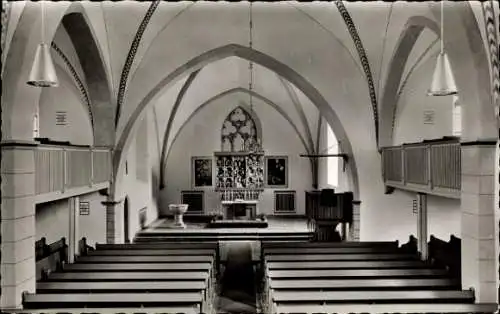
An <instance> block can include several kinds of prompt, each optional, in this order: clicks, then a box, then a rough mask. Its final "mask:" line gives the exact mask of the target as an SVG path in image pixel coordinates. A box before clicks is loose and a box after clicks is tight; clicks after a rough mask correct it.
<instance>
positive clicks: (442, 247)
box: [429, 235, 462, 278]
mask: <svg viewBox="0 0 500 314" xmlns="http://www.w3.org/2000/svg"><path fill="white" fill-rule="evenodd" d="M461 259H462V256H461V241H460V239H459V238H457V237H455V236H454V235H451V236H450V240H449V241H448V242H446V241H443V240H441V239H438V238H436V237H435V236H434V235H431V236H430V241H429V262H430V263H431V264H432V265H434V266H436V267H440V268H445V269H448V271H449V272H450V275H452V276H453V277H455V278H461V272H462V265H461Z"/></svg>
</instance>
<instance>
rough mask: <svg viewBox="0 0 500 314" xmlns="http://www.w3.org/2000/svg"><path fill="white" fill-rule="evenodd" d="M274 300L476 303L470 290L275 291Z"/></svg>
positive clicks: (299, 301) (279, 301)
mask: <svg viewBox="0 0 500 314" xmlns="http://www.w3.org/2000/svg"><path fill="white" fill-rule="evenodd" d="M272 298H273V302H274V303H277V304H280V303H312V304H314V303H318V302H319V303H323V302H324V303H358V304H359V303H388V302H391V303H398V302H404V303H418V302H422V301H423V302H428V303H431V302H435V303H447V302H457V303H474V292H473V291H470V290H464V291H460V290H458V291H454V290H451V291H450V290H436V291H432V290H427V291H301V292H298V291H274V293H273V295H272Z"/></svg>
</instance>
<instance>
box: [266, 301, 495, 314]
mask: <svg viewBox="0 0 500 314" xmlns="http://www.w3.org/2000/svg"><path fill="white" fill-rule="evenodd" d="M497 309H498V305H497V304H494V303H483V304H481V303H479V304H477V303H476V304H467V303H465V304H464V303H449V304H446V303H434V302H430V303H422V304H418V303H414V304H411V303H404V302H401V303H399V304H328V305H314V304H286V305H278V306H276V307H275V308H274V311H272V313H302V314H313V313H314V314H331V313H337V314H350V313H400V314H414V313H443V314H444V313H453V314H457V313H460V314H471V313H473V314H485V313H490V314H492V313H494V312H496V311H497ZM270 313H271V312H270Z"/></svg>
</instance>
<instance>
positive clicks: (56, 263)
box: [35, 237, 68, 280]
mask: <svg viewBox="0 0 500 314" xmlns="http://www.w3.org/2000/svg"><path fill="white" fill-rule="evenodd" d="M35 261H36V279H37V280H40V279H44V278H46V277H47V276H48V275H49V274H50V273H51V272H54V271H57V270H61V269H62V267H63V265H64V264H66V263H68V245H67V244H66V238H64V237H63V238H61V239H60V240H58V241H55V242H53V243H51V244H47V241H46V239H45V238H41V239H40V240H38V241H36V242H35Z"/></svg>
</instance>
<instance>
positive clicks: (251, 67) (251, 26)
mask: <svg viewBox="0 0 500 314" xmlns="http://www.w3.org/2000/svg"><path fill="white" fill-rule="evenodd" d="M249 21H250V22H249V25H248V26H249V27H248V31H249V36H248V37H249V42H248V46H249V47H250V49H252V48H253V34H252V33H253V17H252V2H250V19H249ZM248 69H249V72H250V80H249V82H248V89H249V90H250V109H251V110H252V111H253V101H252V91H253V62H252V61H250V62H249V64H248Z"/></svg>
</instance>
